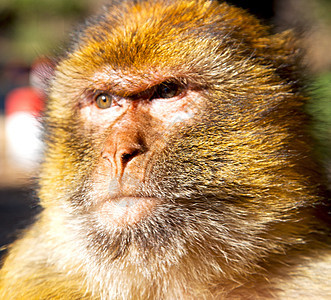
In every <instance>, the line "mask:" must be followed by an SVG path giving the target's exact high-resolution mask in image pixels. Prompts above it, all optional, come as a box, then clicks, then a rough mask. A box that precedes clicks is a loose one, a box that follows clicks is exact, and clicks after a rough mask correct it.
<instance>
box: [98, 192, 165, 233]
mask: <svg viewBox="0 0 331 300" xmlns="http://www.w3.org/2000/svg"><path fill="white" fill-rule="evenodd" d="M157 203H159V200H158V199H156V198H148V197H120V198H114V199H110V200H107V201H105V202H104V203H102V204H101V206H100V210H99V212H98V219H99V222H101V223H102V224H104V225H106V226H111V227H113V226H125V225H132V224H135V223H137V222H139V221H140V220H142V219H143V218H144V217H146V216H147V215H149V214H150V213H151V212H152V210H153V209H154V208H155V206H156V205H157Z"/></svg>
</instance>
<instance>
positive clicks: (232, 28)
mask: <svg viewBox="0 0 331 300" xmlns="http://www.w3.org/2000/svg"><path fill="white" fill-rule="evenodd" d="M285 40H286V39H285V38H284V37H281V38H277V37H275V36H273V35H270V34H269V33H268V28H266V27H265V26H263V25H261V24H260V23H259V21H257V20H256V19H255V18H254V17H252V16H250V15H248V14H247V13H246V12H245V11H243V10H241V9H239V8H235V7H232V6H229V5H227V4H225V3H222V4H218V3H217V1H201V0H190V1H189V0H183V1H176V0H175V1H165V0H152V1H124V2H123V3H120V4H118V5H117V6H116V5H112V6H109V7H108V8H106V9H105V10H104V11H103V13H102V14H101V15H99V16H97V17H94V19H92V21H90V22H88V24H87V27H86V29H84V30H82V31H81V32H80V33H79V34H78V36H77V38H76V43H75V45H74V47H73V49H72V50H71V52H69V53H68V56H67V57H66V58H64V59H63V60H62V62H61V63H60V65H59V66H58V71H59V73H58V74H61V77H62V78H63V79H64V81H68V80H72V79H77V80H85V79H84V78H91V82H92V84H93V81H95V79H96V78H98V79H102V80H97V81H108V82H109V84H110V85H114V84H116V80H117V81H118V82H121V83H123V82H124V85H126V86H133V85H136V86H137V87H139V88H140V89H144V88H148V87H149V86H151V85H153V84H157V83H158V82H162V81H163V80H167V78H186V79H187V80H188V81H190V82H197V84H198V85H200V86H201V85H204V84H205V83H208V84H209V85H213V83H215V84H217V81H219V79H220V78H219V76H220V74H223V75H222V76H227V75H226V74H228V76H229V77H230V76H233V72H232V71H231V70H234V69H236V70H241V69H242V70H244V69H245V70H246V71H245V72H251V71H252V68H253V65H254V69H255V75H253V76H257V75H256V74H257V73H259V74H260V75H259V76H265V74H264V73H263V71H262V70H261V69H263V68H264V66H267V68H269V66H272V67H273V68H274V69H276V68H277V67H278V66H280V65H292V61H291V60H292V56H291V53H290V52H291V51H292V49H291V48H288V49H287V48H286V47H285V46H284V45H285V44H286V41H285ZM266 50H267V51H266ZM284 60H286V61H284ZM256 63H258V64H256ZM237 73H238V72H237ZM117 75H118V76H119V78H116V76H117ZM107 76H108V77H107ZM80 77H81V79H80Z"/></svg>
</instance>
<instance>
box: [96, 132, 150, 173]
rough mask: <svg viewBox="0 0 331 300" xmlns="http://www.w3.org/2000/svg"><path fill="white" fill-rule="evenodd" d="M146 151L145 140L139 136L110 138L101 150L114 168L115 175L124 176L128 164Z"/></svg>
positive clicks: (102, 154) (103, 156)
mask: <svg viewBox="0 0 331 300" xmlns="http://www.w3.org/2000/svg"><path fill="white" fill-rule="evenodd" d="M145 151H146V147H145V144H144V142H143V140H141V139H139V138H138V137H137V136H134V135H131V136H125V137H123V136H119V135H118V136H115V137H112V138H111V139H109V140H108V141H107V142H106V144H105V145H104V148H103V150H102V152H101V156H102V158H104V159H107V160H108V161H109V162H110V164H111V168H112V174H113V176H114V177H118V178H120V177H122V176H123V173H124V170H125V168H126V167H127V164H128V163H129V162H131V161H132V160H134V159H135V158H136V157H137V156H139V155H141V154H143V153H144V152H145Z"/></svg>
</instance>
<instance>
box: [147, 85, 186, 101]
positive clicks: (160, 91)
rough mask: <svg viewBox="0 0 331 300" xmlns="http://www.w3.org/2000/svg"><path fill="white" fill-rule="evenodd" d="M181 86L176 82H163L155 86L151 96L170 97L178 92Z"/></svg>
mask: <svg viewBox="0 0 331 300" xmlns="http://www.w3.org/2000/svg"><path fill="white" fill-rule="evenodd" d="M181 91H182V89H181V86H180V85H179V84H177V83H176V82H163V83H161V84H159V85H157V86H156V89H155V92H154V95H153V97H152V98H163V99H165V98H172V97H175V96H177V95H179V94H180V92H181Z"/></svg>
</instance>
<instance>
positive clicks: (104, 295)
mask: <svg viewBox="0 0 331 300" xmlns="http://www.w3.org/2000/svg"><path fill="white" fill-rule="evenodd" d="M299 59H300V53H299V52H298V50H297V49H296V46H295V42H294V40H293V38H292V36H291V34H290V33H283V34H276V35H272V34H270V33H269V28H267V27H265V26H263V25H261V24H260V23H259V22H258V21H257V20H256V19H255V18H254V17H252V16H250V15H248V14H247V13H246V12H244V11H242V10H240V9H237V8H234V7H231V6H229V5H227V4H225V3H223V4H217V2H212V1H199V0H195V1H188V0H184V1H166V0H164V1H162V0H155V1H146V2H145V1H137V3H136V4H134V3H133V2H131V1H125V2H123V4H119V5H118V6H115V5H110V6H109V7H108V8H107V9H105V10H104V11H103V14H102V15H100V16H99V17H96V18H94V19H93V20H92V21H91V22H89V23H88V26H87V27H86V28H85V29H83V30H82V31H81V32H80V33H79V34H78V36H77V39H76V41H75V42H74V43H73V45H72V49H71V50H70V51H69V52H68V54H67V55H66V56H65V57H64V58H63V59H62V60H61V61H60V63H59V65H58V66H57V68H56V71H55V75H54V78H53V79H52V80H51V87H50V94H49V103H48V107H47V111H46V115H45V127H46V145H47V150H46V154H45V161H44V163H43V167H42V173H41V178H40V191H39V196H40V201H41V205H42V206H43V208H44V210H43V212H42V213H41V215H40V216H39V219H38V221H37V222H36V223H35V224H34V225H33V226H32V227H31V228H29V229H28V230H27V231H26V232H25V233H24V234H23V235H22V238H21V239H19V240H18V241H16V242H15V243H14V244H13V245H12V246H11V247H10V251H9V255H8V257H7V259H6V260H5V262H4V266H3V268H2V270H1V273H0V276H1V282H0V298H1V299H29V300H30V299H272V298H275V299H295V298H302V299H305V298H307V299H308V298H310V299H311V298H313V299H329V298H330V297H331V289H330V287H329V282H328V279H330V276H331V275H330V274H331V273H330V268H331V256H330V247H329V246H328V245H329V242H328V229H327V225H326V224H325V220H323V217H322V216H323V214H324V210H326V209H327V208H326V205H325V203H326V196H325V194H326V193H325V189H324V182H323V177H322V175H321V174H320V168H319V166H318V165H317V164H316V163H315V161H314V160H313V159H312V153H311V152H312V149H311V140H310V138H309V136H308V135H307V134H306V124H307V117H306V115H305V114H304V112H303V105H304V103H305V102H306V100H307V98H306V96H305V95H304V93H303V88H302V83H301V81H300V74H301V72H302V70H301V69H300V67H299V66H298V61H299ZM168 79H176V80H177V81H180V82H182V83H183V84H184V85H185V86H187V87H188V90H189V92H188V95H191V96H190V97H191V98H190V109H191V111H193V112H194V113H193V114H192V115H193V116H192V118H190V119H188V120H184V121H182V120H181V122H174V123H173V124H171V126H168V127H164V128H163V127H162V128H161V127H158V126H160V125H158V120H154V119H152V118H151V119H148V118H146V119H144V118H143V117H142V116H141V117H136V119H135V117H134V116H132V120H134V121H132V122H134V125H137V128H138V129H137V130H139V132H140V133H141V134H142V136H143V139H144V141H145V142H144V147H145V148H144V151H141V152H142V153H141V155H139V157H137V158H135V160H134V161H132V162H130V164H127V166H126V167H125V172H124V171H123V172H124V175H123V174H122V175H123V178H122V177H121V180H122V183H123V186H124V188H123V189H124V190H125V191H127V193H133V191H134V193H135V194H136V195H139V196H142V197H154V198H157V199H160V204H159V205H157V207H156V209H155V210H154V211H153V212H152V213H151V214H150V215H148V216H146V217H144V218H143V219H142V220H141V221H140V222H138V223H135V224H133V225H128V226H124V227H122V228H120V229H118V228H115V229H111V230H109V232H107V231H106V230H105V229H104V228H100V226H98V223H97V222H96V219H95V218H94V215H93V214H92V213H91V207H94V205H95V201H98V200H97V198H98V197H100V198H101V195H103V193H104V191H103V190H102V189H99V190H97V192H92V191H95V190H96V189H98V188H97V187H100V186H102V187H103V188H104V189H106V188H107V187H108V185H107V184H108V183H107V184H106V183H105V181H107V176H106V175H105V174H106V173H107V172H108V171H107V170H105V169H104V168H106V167H104V166H103V165H101V163H100V161H101V160H100V152H102V151H104V150H103V149H104V148H105V145H107V143H110V145H111V143H112V141H114V140H116V138H117V136H116V135H114V134H113V132H114V129H113V128H115V125H116V124H111V125H109V128H107V129H106V130H103V129H101V127H102V125H103V124H102V123H100V126H99V127H97V128H94V127H93V128H92V127H89V126H88V125H87V124H86V122H85V121H84V119H83V118H82V115H81V113H80V110H81V108H82V107H84V105H88V104H86V99H87V98H88V95H89V93H90V92H91V91H92V92H93V91H96V90H102V91H104V90H107V91H110V92H111V93H112V94H113V95H117V96H118V97H122V98H123V99H133V98H132V97H134V96H136V95H144V94H141V93H142V92H144V91H146V90H147V91H148V89H150V88H151V87H153V86H155V85H157V84H159V83H161V82H164V81H166V80H168ZM146 93H147V92H146ZM130 97H131V98H130ZM118 122H119V123H120V121H118ZM120 124H122V125H120V126H122V127H121V128H123V126H124V127H125V126H126V125H124V124H125V123H124V122H123V123H120ZM130 124H131V123H130ZM132 128H133V129H132ZM157 129H158V130H157ZM123 130H124V129H123ZM134 130H135V126H131V127H130V128H126V127H125V133H126V134H127V136H125V134H123V135H121V136H120V137H121V139H120V140H125V139H130V138H131V135H132V136H133V135H134V134H135V133H133V131H134ZM110 137H111V138H110ZM146 149H148V151H147V150H146ZM148 155H150V156H148ZM146 157H148V159H147V158H146ZM147 162H148V163H147ZM142 166H143V167H142ZM141 170H143V171H141ZM114 172H115V171H114ZM116 172H117V171H116ZM107 174H108V173H107ZM142 174H143V175H142ZM122 175H121V176H122ZM141 176H144V180H142V179H141ZM95 178H97V179H95Z"/></svg>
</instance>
